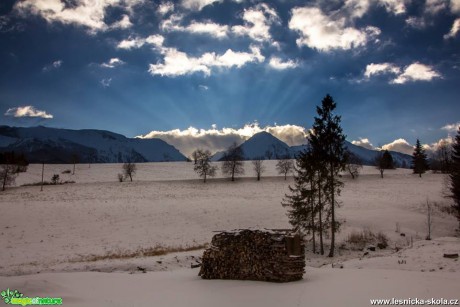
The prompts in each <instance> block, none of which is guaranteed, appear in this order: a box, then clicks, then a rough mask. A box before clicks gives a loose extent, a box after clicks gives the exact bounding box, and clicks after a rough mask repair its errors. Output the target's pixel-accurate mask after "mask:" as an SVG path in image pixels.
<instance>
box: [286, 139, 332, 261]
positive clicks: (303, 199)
mask: <svg viewBox="0 0 460 307" xmlns="http://www.w3.org/2000/svg"><path fill="white" fill-rule="evenodd" d="M315 173H316V169H315V164H314V159H313V156H312V153H311V150H310V148H308V149H307V150H305V151H303V152H301V153H300V154H299V155H298V156H297V157H296V167H295V175H294V186H293V187H291V186H289V191H290V192H291V195H287V194H286V195H285V199H284V200H283V202H282V205H283V206H284V207H290V209H289V210H288V217H289V222H290V223H291V225H292V226H293V227H294V228H295V229H301V230H302V231H304V232H305V233H306V234H310V235H311V238H312V244H313V252H314V253H316V234H315V232H316V231H317V229H318V228H317V221H316V215H317V213H318V209H319V208H318V202H317V195H318V194H317V192H318V190H316V188H315V181H314V178H315ZM322 249H323V247H322V240H321V250H322Z"/></svg>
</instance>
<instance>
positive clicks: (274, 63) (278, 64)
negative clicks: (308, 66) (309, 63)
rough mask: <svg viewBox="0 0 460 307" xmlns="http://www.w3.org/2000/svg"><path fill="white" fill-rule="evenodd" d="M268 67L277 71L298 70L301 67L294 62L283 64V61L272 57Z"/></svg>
mask: <svg viewBox="0 0 460 307" xmlns="http://www.w3.org/2000/svg"><path fill="white" fill-rule="evenodd" d="M268 65H270V67H271V68H273V69H277V70H284V69H290V68H296V67H298V66H299V64H298V63H297V62H294V61H292V60H287V61H285V62H283V60H282V59H280V58H277V57H272V58H271V59H270V62H269V63H268Z"/></svg>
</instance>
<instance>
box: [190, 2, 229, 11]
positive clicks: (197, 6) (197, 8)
mask: <svg viewBox="0 0 460 307" xmlns="http://www.w3.org/2000/svg"><path fill="white" fill-rule="evenodd" d="M220 1H222V0H182V6H183V7H184V8H186V9H189V10H193V11H201V9H202V8H204V7H205V6H207V5H210V4H213V3H214V2H220Z"/></svg>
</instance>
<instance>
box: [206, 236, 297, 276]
mask: <svg viewBox="0 0 460 307" xmlns="http://www.w3.org/2000/svg"><path fill="white" fill-rule="evenodd" d="M304 272H305V246H304V243H303V240H302V239H301V237H300V236H299V235H298V234H294V233H293V232H292V231H291V230H266V229H265V230H250V229H243V230H234V231H222V232H219V233H218V234H216V235H214V237H213V238H212V241H211V246H210V247H209V248H208V249H207V250H205V251H204V253H203V257H202V265H201V269H200V273H199V275H200V276H201V277H202V278H204V279H238V280H259V281H272V282H289V281H295V280H300V279H302V277H303V273H304Z"/></svg>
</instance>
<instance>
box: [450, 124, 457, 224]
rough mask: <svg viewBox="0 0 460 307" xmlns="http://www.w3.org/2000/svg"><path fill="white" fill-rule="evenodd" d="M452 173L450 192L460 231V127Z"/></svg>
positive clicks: (453, 151)
mask: <svg viewBox="0 0 460 307" xmlns="http://www.w3.org/2000/svg"><path fill="white" fill-rule="evenodd" d="M451 163H452V164H451V173H450V176H449V177H450V191H451V192H452V195H451V196H452V198H453V200H454V206H453V207H454V209H456V210H457V218H458V221H459V229H460V126H459V127H458V131H457V135H456V136H455V140H454V143H453V144H452V162H451Z"/></svg>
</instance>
